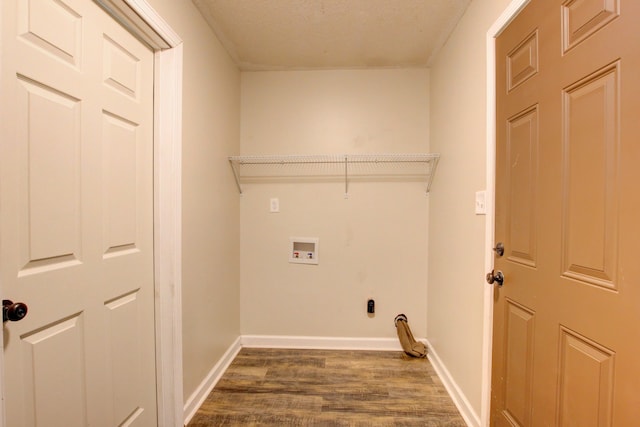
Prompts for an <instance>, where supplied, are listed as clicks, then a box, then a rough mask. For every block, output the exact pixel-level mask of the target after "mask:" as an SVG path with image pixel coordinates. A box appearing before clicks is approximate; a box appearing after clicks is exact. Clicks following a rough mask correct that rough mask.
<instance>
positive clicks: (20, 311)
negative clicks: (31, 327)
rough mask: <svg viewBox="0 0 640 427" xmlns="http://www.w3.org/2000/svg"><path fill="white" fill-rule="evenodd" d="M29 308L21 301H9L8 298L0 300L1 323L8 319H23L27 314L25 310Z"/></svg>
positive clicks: (13, 320)
mask: <svg viewBox="0 0 640 427" xmlns="http://www.w3.org/2000/svg"><path fill="white" fill-rule="evenodd" d="M28 310H29V308H28V307H27V304H25V303H23V302H16V303H14V302H13V301H10V300H8V299H3V300H2V323H4V322H6V321H8V320H10V321H12V322H17V321H18V320H22V319H24V317H25V316H26V315H27V311H28Z"/></svg>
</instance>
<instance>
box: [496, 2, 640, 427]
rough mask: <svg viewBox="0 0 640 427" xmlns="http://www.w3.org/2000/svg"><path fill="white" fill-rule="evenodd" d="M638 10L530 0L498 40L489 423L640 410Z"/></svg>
mask: <svg viewBox="0 0 640 427" xmlns="http://www.w3.org/2000/svg"><path fill="white" fill-rule="evenodd" d="M639 20H640V2H634V1H624V0H621V1H595V0H565V1H562V0H556V1H549V0H531V2H530V3H529V4H528V5H527V6H526V7H525V8H524V9H523V10H522V11H521V12H520V13H519V15H518V16H517V17H515V19H514V20H513V21H512V22H511V23H510V24H509V25H508V26H507V28H506V29H505V30H504V31H503V32H502V33H501V34H500V36H499V37H498V39H497V40H496V61H497V63H496V70H497V76H496V78H497V81H496V87H497V93H496V99H497V104H496V117H497V122H496V136H497V145H496V206H495V209H496V211H495V212H496V224H495V231H496V232H495V234H496V242H498V241H500V242H503V243H504V246H505V256H503V257H499V256H496V258H495V262H494V264H495V269H496V270H501V271H502V272H503V273H504V285H503V286H502V287H497V286H496V287H495V288H494V302H495V306H494V334H493V336H494V342H493V351H494V353H493V371H492V372H493V374H492V403H491V424H492V425H496V426H503V425H521V426H539V425H540V426H554V425H560V426H591V425H593V426H621V427H622V426H628V425H635V424H637V420H638V419H640V381H638V379H639V378H640V364H638V363H637V357H636V355H637V354H638V352H640V309H639V306H638V301H640V263H638V262H637V242H638V241H640V240H639V239H640V222H639V221H638V217H639V216H640V192H638V190H637V183H638V182H640V168H638V164H639V163H640V147H639V145H640V144H638V142H637V141H638V139H639V138H640V120H638V114H639V113H640V84H639V83H638V79H637V76H638V75H640V50H639V49H638V47H637V43H636V41H637V34H638V33H637V22H639Z"/></svg>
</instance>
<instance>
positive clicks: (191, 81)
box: [149, 0, 240, 400]
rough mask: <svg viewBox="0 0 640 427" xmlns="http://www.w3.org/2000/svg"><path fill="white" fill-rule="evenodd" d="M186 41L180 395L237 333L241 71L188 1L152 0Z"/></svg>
mask: <svg viewBox="0 0 640 427" xmlns="http://www.w3.org/2000/svg"><path fill="white" fill-rule="evenodd" d="M149 3H150V4H151V5H152V7H154V8H155V9H156V10H157V11H158V12H159V13H160V14H161V15H162V16H163V17H164V18H165V19H166V20H167V22H168V23H169V25H170V26H171V27H172V28H173V29H174V30H175V31H176V32H177V33H178V34H179V35H180V37H181V38H182V40H183V41H184V70H183V72H184V77H183V91H184V92H183V141H182V143H183V153H182V158H183V165H182V170H183V176H182V203H183V205H182V218H183V227H182V237H183V241H182V248H183V253H182V269H183V276H182V299H183V360H184V365H183V372H184V398H185V400H186V399H188V398H189V396H190V395H191V394H192V393H193V392H194V391H195V389H196V387H198V386H199V385H200V383H201V382H202V381H203V380H204V378H205V377H206V375H207V374H208V373H209V371H210V370H211V368H212V367H213V366H214V365H215V364H216V363H217V362H218V360H219V359H220V358H221V356H222V355H223V354H224V352H225V351H226V350H227V349H228V348H229V347H230V345H231V344H232V343H233V342H234V340H235V339H237V338H238V336H239V335H240V324H239V322H240V313H239V310H240V304H239V280H240V279H239V276H240V264H239V257H238V255H239V242H240V234H239V230H240V228H239V219H240V212H239V199H238V194H237V191H236V188H235V184H234V181H233V175H232V174H231V171H230V168H229V165H228V163H227V159H226V157H227V156H229V155H232V154H237V153H238V151H239V130H240V124H239V121H240V103H239V102H240V73H239V72H238V70H237V67H236V66H235V65H234V64H233V62H232V61H231V60H230V59H229V57H228V55H227V53H226V51H225V50H224V49H223V48H222V47H221V45H220V43H219V42H218V40H217V39H216V38H215V36H214V35H213V33H212V32H211V30H210V29H209V27H208V26H207V24H206V23H205V22H204V20H203V18H202V17H201V15H200V14H199V13H198V11H197V10H196V8H195V6H194V5H193V4H192V3H191V2H189V1H175V0H150V1H149Z"/></svg>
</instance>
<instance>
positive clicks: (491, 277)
mask: <svg viewBox="0 0 640 427" xmlns="http://www.w3.org/2000/svg"><path fill="white" fill-rule="evenodd" d="M487 283H488V284H490V285H493V284H494V283H497V284H498V286H502V284H503V283H504V274H502V271H500V270H498V271H496V272H494V271H493V270H491V273H487Z"/></svg>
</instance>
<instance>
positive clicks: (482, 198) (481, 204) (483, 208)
mask: <svg viewBox="0 0 640 427" xmlns="http://www.w3.org/2000/svg"><path fill="white" fill-rule="evenodd" d="M486 195H487V192H486V191H484V190H483V191H476V215H486V214H487V204H486Z"/></svg>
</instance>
